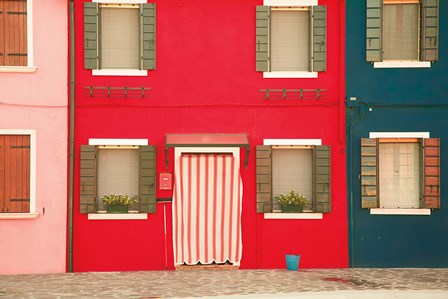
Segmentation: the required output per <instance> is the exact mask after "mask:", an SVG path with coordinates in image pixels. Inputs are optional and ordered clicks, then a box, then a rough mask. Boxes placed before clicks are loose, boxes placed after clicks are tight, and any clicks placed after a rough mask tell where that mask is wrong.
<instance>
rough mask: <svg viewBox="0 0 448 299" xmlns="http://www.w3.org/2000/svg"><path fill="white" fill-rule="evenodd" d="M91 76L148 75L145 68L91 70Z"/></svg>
mask: <svg viewBox="0 0 448 299" xmlns="http://www.w3.org/2000/svg"><path fill="white" fill-rule="evenodd" d="M92 75H93V76H148V71H147V70H113V69H110V70H92Z"/></svg>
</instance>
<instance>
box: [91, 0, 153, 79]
mask: <svg viewBox="0 0 448 299" xmlns="http://www.w3.org/2000/svg"><path fill="white" fill-rule="evenodd" d="M92 2H95V3H109V4H120V3H121V4H143V3H148V1H147V0H92ZM98 34H99V33H98ZM92 76H148V70H137V69H105V70H102V69H93V70H92Z"/></svg>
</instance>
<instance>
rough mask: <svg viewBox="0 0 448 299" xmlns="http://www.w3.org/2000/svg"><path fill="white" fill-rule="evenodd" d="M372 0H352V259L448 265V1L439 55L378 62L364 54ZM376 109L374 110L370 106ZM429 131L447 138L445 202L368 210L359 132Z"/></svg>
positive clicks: (371, 263)
mask: <svg viewBox="0 0 448 299" xmlns="http://www.w3.org/2000/svg"><path fill="white" fill-rule="evenodd" d="M365 17H366V1H365V0H347V47H346V49H347V52H346V55H347V56H346V58H347V60H346V61H347V64H346V82H347V98H350V97H356V101H348V103H347V143H348V145H347V149H348V155H347V163H348V165H347V166H348V167H347V171H348V176H347V180H348V190H349V193H348V194H349V197H348V201H349V217H350V219H349V233H350V263H351V266H352V267H448V191H446V190H448V51H447V46H448V39H447V38H446V37H447V36H448V1H440V20H439V26H440V29H439V37H441V38H440V39H439V40H440V43H439V62H437V63H433V64H432V66H431V68H425V69H374V68H373V65H372V64H370V63H368V62H366V61H365V43H366V42H365V34H366V33H365V31H366V29H365V27H366V25H365V23H366V20H365ZM370 110H371V111H370ZM369 132H430V135H431V137H437V138H440V139H441V165H442V166H441V171H440V172H441V193H442V195H441V206H442V208H441V209H438V210H433V211H432V212H431V216H392V215H387V216H380V215H370V213H369V209H362V208H361V194H360V192H361V187H360V181H359V174H360V138H363V137H369Z"/></svg>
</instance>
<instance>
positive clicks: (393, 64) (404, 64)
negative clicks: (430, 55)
mask: <svg viewBox="0 0 448 299" xmlns="http://www.w3.org/2000/svg"><path fill="white" fill-rule="evenodd" d="M373 67H374V68H429V67H431V62H429V61H382V62H374V63H373Z"/></svg>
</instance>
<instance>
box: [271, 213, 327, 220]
mask: <svg viewBox="0 0 448 299" xmlns="http://www.w3.org/2000/svg"><path fill="white" fill-rule="evenodd" d="M323 218H324V215H323V214H322V213H264V219H323Z"/></svg>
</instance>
